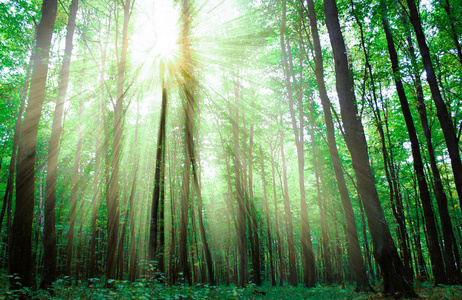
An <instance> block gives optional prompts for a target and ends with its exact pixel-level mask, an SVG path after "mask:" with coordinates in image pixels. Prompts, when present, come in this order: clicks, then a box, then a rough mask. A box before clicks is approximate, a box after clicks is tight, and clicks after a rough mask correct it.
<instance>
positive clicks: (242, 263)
mask: <svg viewBox="0 0 462 300" xmlns="http://www.w3.org/2000/svg"><path fill="white" fill-rule="evenodd" d="M234 97H235V112H234V113H233V112H232V110H231V105H230V104H229V113H230V115H231V116H234V117H232V119H231V122H232V126H233V137H234V165H235V173H236V178H235V185H236V197H237V226H238V230H237V240H238V248H239V286H245V285H246V284H247V282H248V273H247V237H246V220H245V203H244V195H243V194H244V193H243V191H242V184H241V174H240V173H241V172H240V171H241V170H242V167H241V160H240V150H239V129H238V121H239V110H238V98H239V84H238V82H237V81H235V82H234Z"/></svg>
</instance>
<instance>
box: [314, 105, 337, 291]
mask: <svg viewBox="0 0 462 300" xmlns="http://www.w3.org/2000/svg"><path fill="white" fill-rule="evenodd" d="M313 106H314V101H313V102H312V103H311V105H310V127H311V131H310V137H311V151H312V152H311V153H312V156H313V166H314V173H315V179H316V193H317V198H318V206H319V220H320V223H321V237H322V261H323V264H324V275H325V280H326V283H327V284H331V283H332V276H331V274H332V269H331V257H330V251H329V238H328V236H327V224H326V219H325V215H326V210H325V207H324V205H323V203H325V199H324V196H323V194H324V193H321V187H320V185H321V183H320V181H321V170H320V169H321V168H322V167H321V166H319V165H318V159H317V156H318V155H317V149H316V143H315V140H314V130H315V129H314V109H313ZM322 185H323V186H324V183H323V184H322ZM323 190H324V188H323Z"/></svg>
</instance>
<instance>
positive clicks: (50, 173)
mask: <svg viewBox="0 0 462 300" xmlns="http://www.w3.org/2000/svg"><path fill="white" fill-rule="evenodd" d="M78 6H79V1H78V0H73V1H72V3H71V6H70V10H69V19H68V22H67V33H66V48H65V49H64V58H63V63H62V67H61V74H60V77H61V78H60V80H61V81H60V84H59V90H58V98H57V100H56V108H55V112H54V115H53V125H52V130H51V137H50V141H49V143H48V166H47V168H48V169H47V179H46V180H47V182H46V190H45V227H44V245H43V251H44V253H43V254H44V261H43V276H42V281H41V282H40V288H41V289H45V288H49V287H51V284H52V282H53V281H55V280H56V256H57V250H56V230H55V207H56V185H57V176H58V174H57V173H58V156H59V150H58V145H59V139H60V137H61V132H62V125H61V124H62V118H63V107H64V100H65V98H66V93H67V87H68V85H69V68H70V65H71V55H72V48H73V37H74V29H75V18H76V15H77V9H78Z"/></svg>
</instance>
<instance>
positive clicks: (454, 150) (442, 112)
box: [407, 0, 462, 210]
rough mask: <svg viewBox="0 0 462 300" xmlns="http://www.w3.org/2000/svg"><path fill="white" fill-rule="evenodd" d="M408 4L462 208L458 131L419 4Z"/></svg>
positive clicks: (413, 2)
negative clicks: (433, 61)
mask: <svg viewBox="0 0 462 300" xmlns="http://www.w3.org/2000/svg"><path fill="white" fill-rule="evenodd" d="M407 5H408V7H409V15H410V20H411V23H412V26H413V27H414V31H415V34H416V37H417V43H418V44H419V49H420V54H421V56H422V62H423V65H424V68H425V71H426V73H427V81H428V85H429V86H430V91H431V94H432V98H433V102H434V103H435V106H436V111H437V114H436V115H437V116H438V120H439V121H440V125H441V129H442V130H443V134H444V139H445V141H446V146H447V148H448V152H449V157H450V158H451V165H452V172H453V173H454V183H455V185H456V190H457V193H458V195H459V207H460V209H461V210H462V163H461V160H460V152H459V146H458V141H457V137H456V133H455V131H454V126H453V124H452V121H451V116H450V115H449V113H448V109H447V107H446V104H445V103H444V100H443V98H442V97H441V92H440V89H439V86H438V82H437V80H436V75H435V70H434V68H433V63H432V61H431V58H430V50H429V49H428V46H427V41H426V39H425V34H424V32H423V30H422V24H421V20H420V16H419V12H418V9H417V6H416V4H415V1H414V0H407Z"/></svg>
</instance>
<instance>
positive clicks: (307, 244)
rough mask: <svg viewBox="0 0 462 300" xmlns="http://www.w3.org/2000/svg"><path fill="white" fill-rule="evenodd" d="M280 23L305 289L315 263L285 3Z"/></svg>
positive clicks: (310, 283)
mask: <svg viewBox="0 0 462 300" xmlns="http://www.w3.org/2000/svg"><path fill="white" fill-rule="evenodd" d="M282 10H283V12H282V23H281V31H280V43H281V48H282V61H283V63H284V70H285V72H284V73H285V84H286V90H287V95H288V100H289V109H290V116H291V120H292V129H293V132H294V137H295V145H296V148H297V159H298V160H297V161H298V180H299V188H300V214H301V223H302V224H301V227H302V228H301V243H302V266H303V284H304V285H305V287H313V286H314V285H315V284H316V274H315V262H314V255H313V247H312V243H311V233H310V224H309V220H308V209H307V206H306V198H305V173H304V170H305V167H304V166H305V158H304V154H303V136H304V134H303V107H302V106H301V102H302V93H301V84H300V86H299V87H298V90H297V96H298V97H297V98H298V103H299V110H300V111H299V113H300V117H299V122H300V128H297V121H296V118H295V109H294V105H295V104H294V99H293V92H292V87H291V84H290V73H291V72H290V69H289V64H288V61H287V54H286V52H287V51H286V45H285V42H284V30H285V26H286V24H285V23H286V1H285V0H284V1H283V8H282ZM300 80H301V79H300ZM296 84H297V83H296V82H295V78H294V85H296ZM291 284H292V285H294V286H295V285H297V275H296V274H292V275H291Z"/></svg>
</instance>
